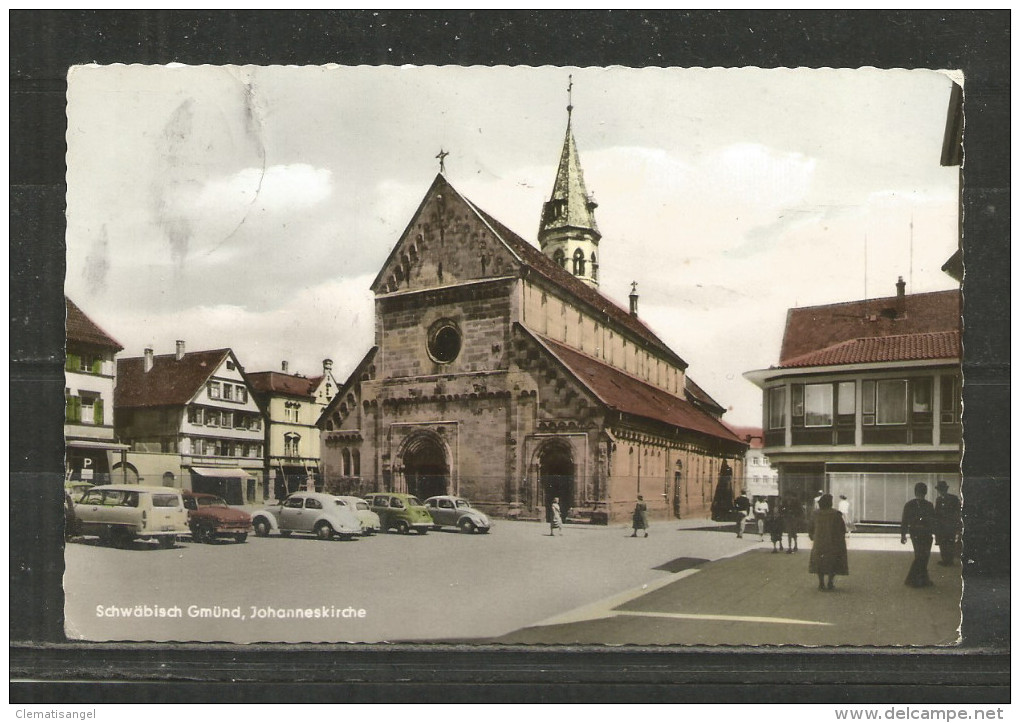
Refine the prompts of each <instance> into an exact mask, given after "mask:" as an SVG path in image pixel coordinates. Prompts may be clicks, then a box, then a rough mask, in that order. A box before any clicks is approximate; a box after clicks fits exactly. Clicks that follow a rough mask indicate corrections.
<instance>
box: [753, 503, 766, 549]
mask: <svg viewBox="0 0 1020 723" xmlns="http://www.w3.org/2000/svg"><path fill="white" fill-rule="evenodd" d="M768 516H769V502H768V500H766V499H765V498H764V497H755V498H754V521H755V522H756V523H757V524H758V539H759V541H760V542H765V519H766V518H767V517H768Z"/></svg>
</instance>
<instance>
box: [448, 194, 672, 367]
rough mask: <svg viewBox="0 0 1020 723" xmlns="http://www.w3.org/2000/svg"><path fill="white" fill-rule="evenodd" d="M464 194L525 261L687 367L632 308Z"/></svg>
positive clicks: (469, 203) (468, 202) (567, 291)
mask: <svg viewBox="0 0 1020 723" xmlns="http://www.w3.org/2000/svg"><path fill="white" fill-rule="evenodd" d="M444 180H445V179H444ZM450 188H451V189H452V190H453V191H454V192H455V193H458V195H460V194H459V192H458V191H457V189H455V188H453V187H452V186H450ZM460 197H461V198H462V199H464V202H465V203H467V205H468V206H469V207H471V208H472V209H473V210H474V211H475V212H476V213H477V214H478V215H479V216H480V217H481V218H482V220H483V221H485V222H486V223H487V224H488V225H489V226H490V227H491V228H492V230H493V231H495V232H496V234H497V235H498V236H499V237H500V238H501V239H502V241H503V243H505V244H506V245H507V247H509V248H510V250H511V251H513V252H514V253H515V254H516V255H517V256H519V257H520V258H521V260H522V261H523V262H524V263H525V264H527V265H528V266H529V267H531V268H532V269H534V270H535V271H536V272H537V273H538V274H539V275H541V276H542V277H543V278H545V279H547V280H548V281H550V282H552V283H553V284H555V285H556V286H558V287H559V288H560V289H562V290H563V291H564V292H566V293H567V294H568V295H569V296H573V297H575V298H577V299H579V300H581V301H582V302H584V303H585V304H587V305H588V306H591V307H594V308H595V309H598V310H599V311H601V312H602V313H603V314H605V315H606V316H608V317H609V318H610V319H612V320H613V322H615V323H616V324H618V325H620V326H622V327H623V328H625V329H626V330H628V331H630V332H631V333H632V334H634V335H635V336H637V337H638V338H639V339H641V340H643V341H644V342H646V343H647V344H649V345H650V346H651V347H653V348H654V349H656V350H657V351H659V352H661V353H663V354H664V355H665V356H666V357H667V358H668V359H670V360H672V361H673V362H675V363H676V364H678V365H679V366H680V367H681V368H683V369H686V368H687V362H685V361H684V360H683V359H681V358H680V356H679V355H677V353H676V352H674V351H673V350H672V349H670V348H669V347H668V346H667V345H666V343H665V342H664V341H662V339H660V338H659V337H658V336H656V335H655V333H654V332H653V331H652V330H651V329H649V328H648V327H647V326H645V324H644V322H642V321H641V320H640V319H638V318H637V317H636V316H634V315H633V314H631V313H630V312H629V311H628V310H626V309H623V308H622V307H620V306H619V305H617V304H616V302H614V301H612V300H611V299H609V298H608V297H606V296H604V295H603V294H601V293H600V292H599V291H597V290H596V289H593V288H592V287H590V286H588V284H586V283H584V282H583V281H581V280H579V279H578V278H577V277H576V276H574V275H573V274H571V273H570V272H569V271H567V270H566V269H564V268H563V267H562V266H560V265H559V264H558V263H556V262H555V261H553V260H552V259H551V258H549V257H548V256H546V255H545V254H544V253H542V252H541V251H540V250H539V249H537V248H535V247H534V246H533V245H532V244H530V243H528V242H527V241H525V240H524V239H523V238H521V237H520V236H518V235H517V234H516V233H514V232H513V231H511V230H510V229H509V228H507V227H506V226H504V225H503V224H502V223H500V222H499V221H497V220H496V219H495V218H493V217H492V216H491V215H490V214H488V213H486V212H485V211H483V210H482V209H480V208H478V206H476V205H475V204H474V203H472V202H471V201H470V200H469V199H467V198H465V197H464V196H463V195H461V196H460Z"/></svg>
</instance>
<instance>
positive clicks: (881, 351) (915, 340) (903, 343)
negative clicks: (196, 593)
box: [779, 331, 960, 369]
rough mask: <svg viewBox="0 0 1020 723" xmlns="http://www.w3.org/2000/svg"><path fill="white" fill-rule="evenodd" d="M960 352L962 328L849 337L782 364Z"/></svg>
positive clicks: (899, 358) (872, 360)
mask: <svg viewBox="0 0 1020 723" xmlns="http://www.w3.org/2000/svg"><path fill="white" fill-rule="evenodd" d="M959 356H960V332H958V331H938V332H933V333H930V334H897V335H896V336H882V337H871V338H864V339H850V340H849V341H844V342H841V343H839V344H834V345H832V346H829V347H826V348H824V349H819V350H818V351H813V352H808V353H807V354H802V355H801V356H797V357H793V358H792V359H786V360H785V361H783V362H781V363H780V364H779V366H780V367H781V368H784V369H785V368H791V367H815V366H833V365H837V364H869V363H875V362H897V361H915V360H924V359H956V358H959Z"/></svg>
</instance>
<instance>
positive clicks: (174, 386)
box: [113, 349, 236, 408]
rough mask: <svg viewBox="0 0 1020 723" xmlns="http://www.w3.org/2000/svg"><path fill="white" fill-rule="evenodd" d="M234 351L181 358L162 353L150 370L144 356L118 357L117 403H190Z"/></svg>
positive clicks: (157, 405)
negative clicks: (146, 366)
mask: <svg viewBox="0 0 1020 723" xmlns="http://www.w3.org/2000/svg"><path fill="white" fill-rule="evenodd" d="M233 354H234V353H233V352H232V351H231V350H230V349H211V350H209V351H193V352H188V353H187V354H185V355H184V356H183V357H182V358H181V359H180V360H178V359H177V356H176V355H175V354H160V355H159V356H154V357H153V359H152V369H150V370H149V371H147V372H146V371H145V358H144V357H130V358H128V359H118V360H117V387H116V388H115V389H114V392H113V400H114V405H115V406H116V407H117V408H126V407H163V406H179V405H184V404H187V403H188V402H189V401H191V399H192V398H193V397H194V396H195V394H197V393H198V391H199V390H200V389H201V388H202V385H204V384H205V383H206V381H208V379H209V377H210V376H211V375H212V374H213V372H215V371H216V370H217V369H219V367H220V365H221V364H222V363H223V361H224V359H226V357H227V356H228V355H230V356H231V357H233ZM235 361H236V359H235Z"/></svg>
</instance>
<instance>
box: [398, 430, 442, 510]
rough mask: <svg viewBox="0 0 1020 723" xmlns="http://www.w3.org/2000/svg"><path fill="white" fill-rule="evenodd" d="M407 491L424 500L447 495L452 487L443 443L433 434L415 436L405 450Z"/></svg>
mask: <svg viewBox="0 0 1020 723" xmlns="http://www.w3.org/2000/svg"><path fill="white" fill-rule="evenodd" d="M403 461H404V481H405V482H406V483H407V491H408V492H409V493H410V494H412V495H414V496H415V497H417V498H418V499H419V500H424V499H427V498H429V497H434V496H435V495H445V494H447V493H448V492H449V487H450V465H449V463H448V462H447V460H446V449H445V448H444V447H443V444H442V443H441V442H440V441H439V440H438V439H436V438H434V437H432V436H431V435H421V436H419V437H415V438H414V439H413V440H411V442H409V443H408V445H407V447H406V448H405V450H404V459H403Z"/></svg>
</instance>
